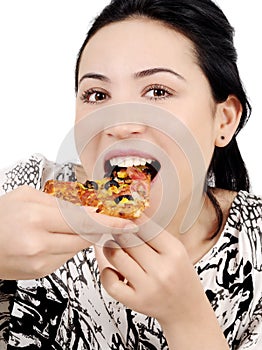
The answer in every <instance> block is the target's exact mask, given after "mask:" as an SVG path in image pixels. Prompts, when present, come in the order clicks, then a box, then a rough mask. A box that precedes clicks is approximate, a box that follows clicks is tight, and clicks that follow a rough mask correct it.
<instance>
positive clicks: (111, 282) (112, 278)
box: [100, 267, 135, 306]
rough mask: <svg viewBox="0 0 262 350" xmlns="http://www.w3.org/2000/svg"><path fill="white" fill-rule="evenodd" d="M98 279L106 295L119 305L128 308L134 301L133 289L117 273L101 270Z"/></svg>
mask: <svg viewBox="0 0 262 350" xmlns="http://www.w3.org/2000/svg"><path fill="white" fill-rule="evenodd" d="M100 278H101V282H102V284H103V287H104V288H105V290H106V291H107V292H108V294H109V295H111V296H112V297H113V298H114V299H116V300H118V301H119V302H120V303H122V304H124V305H126V306H128V305H129V304H131V301H132V300H134V298H135V291H134V289H133V288H132V287H131V286H130V285H128V284H126V283H125V282H124V281H123V279H122V277H121V276H120V275H119V273H118V272H117V271H115V270H113V269H111V268H108V267H107V268H105V269H104V270H102V272H101V276H100Z"/></svg>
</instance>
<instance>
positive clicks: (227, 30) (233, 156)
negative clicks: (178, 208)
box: [75, 0, 251, 224]
mask: <svg viewBox="0 0 262 350" xmlns="http://www.w3.org/2000/svg"><path fill="white" fill-rule="evenodd" d="M139 16H142V17H146V18H149V19H152V20H156V21H158V22H159V21H160V22H162V23H163V24H164V25H166V26H168V27H169V28H173V29H175V30H176V31H178V32H180V33H181V34H183V35H184V36H186V37H187V38H188V39H190V40H191V41H192V42H193V44H194V48H195V54H196V58H197V62H198V65H199V67H200V68H201V70H202V71H203V73H204V74H205V76H206V78H207V80H208V82H209V84H210V88H211V91H212V95H213V98H214V101H215V102H217V103H220V102H223V101H225V100H226V99H227V97H228V96H229V95H230V94H233V95H235V96H236V97H237V98H238V99H239V101H240V103H241V105H242V109H243V111H242V116H241V120H240V123H239V126H238V128H237V130H236V133H235V135H234V136H233V138H232V140H231V142H230V143H229V144H228V145H227V146H226V147H215V150H214V154H213V157H212V160H211V163H210V166H209V169H208V173H207V185H208V186H207V189H208V190H207V194H208V196H209V198H210V199H211V201H212V203H213V204H214V206H215V208H216V211H217V216H218V221H219V222H220V224H221V222H222V221H221V220H222V216H221V210H220V211H219V206H218V203H217V202H216V199H215V197H214V196H213V194H212V191H211V190H210V187H218V188H222V189H227V190H232V191H240V190H246V191H249V190H250V183H249V176H248V172H247V169H246V167H245V163H244V161H243V159H242V157H241V154H240V151H239V148H238V144H237V140H236V136H237V134H238V133H239V131H240V130H241V129H242V128H243V126H244V125H245V124H246V122H247V120H248V118H249V116H250V113H251V106H250V104H249V101H248V98H247V96H246V93H245V90H244V88H243V85H242V82H241V79H240V76H239V71H238V67H237V52H236V49H235V47H234V42H233V38H234V29H233V27H232V26H231V25H230V23H229V21H228V20H227V18H226V16H225V15H224V13H223V12H222V10H221V9H220V8H219V7H218V6H217V5H216V4H215V3H214V2H213V1H211V0H112V1H111V3H110V4H109V5H108V6H106V7H105V8H104V10H103V11H102V12H101V14H100V15H98V17H97V18H96V19H95V20H94V22H93V25H92V27H91V28H90V30H89V32H88V33H87V36H86V39H85V41H84V43H83V45H82V47H81V49H80V51H79V54H78V58H77V62H76V70H75V90H76V92H77V90H78V71H79V64H80V61H81V56H82V53H83V50H84V48H85V46H86V44H87V42H88V41H89V40H90V38H91V37H92V36H93V35H94V34H95V33H96V32H97V31H98V30H99V29H101V28H103V27H105V26H106V25H108V24H110V23H114V22H119V21H123V20H125V19H128V18H132V17H135V18H136V17H139ZM219 217H220V219H219Z"/></svg>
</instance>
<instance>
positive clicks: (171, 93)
mask: <svg viewBox="0 0 262 350" xmlns="http://www.w3.org/2000/svg"><path fill="white" fill-rule="evenodd" d="M151 90H160V91H163V92H164V93H165V96H151V97H148V98H149V100H154V101H158V100H165V99H167V98H170V97H172V96H174V91H172V90H170V89H169V88H167V87H166V86H164V85H158V84H153V85H150V86H148V87H147V89H146V91H145V92H144V94H143V95H145V94H147V93H148V92H149V91H151Z"/></svg>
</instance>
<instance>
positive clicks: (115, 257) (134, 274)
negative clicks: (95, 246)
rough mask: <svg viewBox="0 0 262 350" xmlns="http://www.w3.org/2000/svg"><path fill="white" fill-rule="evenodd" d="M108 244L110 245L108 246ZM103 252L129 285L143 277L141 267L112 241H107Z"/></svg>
mask: <svg viewBox="0 0 262 350" xmlns="http://www.w3.org/2000/svg"><path fill="white" fill-rule="evenodd" d="M109 246H110V247H109ZM103 252H104V254H105V257H106V258H107V260H108V261H109V262H110V264H111V265H113V266H114V267H115V268H116V270H117V271H119V273H120V274H121V275H122V276H124V277H125V278H126V279H127V280H128V281H129V282H130V283H131V285H133V286H134V285H137V284H139V283H141V282H142V281H143V279H144V276H145V272H144V270H143V268H142V267H141V266H140V265H139V264H138V263H137V262H136V261H135V260H134V259H133V258H132V257H131V256H130V255H128V254H127V253H126V252H125V251H124V250H123V249H121V247H120V246H119V245H118V244H117V243H116V242H114V241H110V242H107V246H105V247H104V249H103Z"/></svg>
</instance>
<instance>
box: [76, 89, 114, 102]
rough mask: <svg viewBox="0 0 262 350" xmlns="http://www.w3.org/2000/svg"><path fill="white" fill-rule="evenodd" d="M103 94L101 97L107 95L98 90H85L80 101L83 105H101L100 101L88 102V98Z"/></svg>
mask: <svg viewBox="0 0 262 350" xmlns="http://www.w3.org/2000/svg"><path fill="white" fill-rule="evenodd" d="M95 93H97V94H103V95H107V93H106V92H104V91H102V90H99V89H89V90H86V91H84V92H83V93H82V95H81V97H80V98H81V100H82V101H83V102H84V103H90V104H97V103H101V102H103V101H104V100H100V101H90V100H89V98H90V96H91V95H92V94H95Z"/></svg>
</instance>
